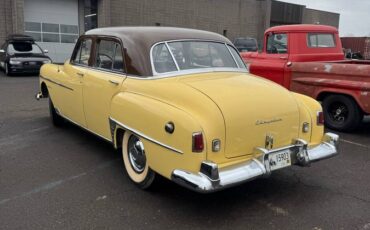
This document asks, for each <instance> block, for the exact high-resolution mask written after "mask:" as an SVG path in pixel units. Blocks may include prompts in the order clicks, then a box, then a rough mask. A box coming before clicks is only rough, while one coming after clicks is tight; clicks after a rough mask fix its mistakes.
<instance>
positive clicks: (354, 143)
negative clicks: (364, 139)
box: [339, 139, 370, 149]
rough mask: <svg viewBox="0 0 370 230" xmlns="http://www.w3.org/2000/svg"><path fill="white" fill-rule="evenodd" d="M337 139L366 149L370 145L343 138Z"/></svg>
mask: <svg viewBox="0 0 370 230" xmlns="http://www.w3.org/2000/svg"><path fill="white" fill-rule="evenodd" d="M339 140H340V141H342V142H345V143H348V144H351V145H356V146H360V147H363V148H367V149H368V148H369V147H370V146H367V145H363V144H360V143H357V142H353V141H348V140H344V139H339Z"/></svg>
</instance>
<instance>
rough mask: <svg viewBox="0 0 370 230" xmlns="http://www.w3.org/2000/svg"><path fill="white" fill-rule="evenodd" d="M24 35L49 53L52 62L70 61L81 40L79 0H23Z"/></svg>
mask: <svg viewBox="0 0 370 230" xmlns="http://www.w3.org/2000/svg"><path fill="white" fill-rule="evenodd" d="M24 21H25V33H26V34H28V35H31V36H32V37H34V38H35V40H36V41H37V43H38V44H39V45H40V46H41V47H42V48H43V49H46V50H48V51H49V56H50V57H51V59H52V60H53V62H57V63H62V62H64V61H65V60H66V59H68V58H70V56H71V53H72V51H73V47H74V44H75V42H76V40H77V38H78V34H79V27H78V0H63V1H60V0H24Z"/></svg>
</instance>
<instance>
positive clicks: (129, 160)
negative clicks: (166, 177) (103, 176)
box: [122, 131, 155, 189]
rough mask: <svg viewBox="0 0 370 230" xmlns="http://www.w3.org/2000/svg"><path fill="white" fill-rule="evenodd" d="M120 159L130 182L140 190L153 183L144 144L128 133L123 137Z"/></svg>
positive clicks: (153, 173)
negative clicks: (121, 158)
mask: <svg viewBox="0 0 370 230" xmlns="http://www.w3.org/2000/svg"><path fill="white" fill-rule="evenodd" d="M122 157H123V163H124V165H125V169H126V172H127V175H128V176H129V177H130V179H131V181H133V182H134V183H135V184H136V185H137V186H138V187H139V188H141V189H148V188H149V187H150V186H151V185H152V184H153V182H154V179H155V172H154V171H153V170H151V169H150V168H149V165H148V161H147V158H146V152H145V147H144V143H143V142H142V141H141V139H140V137H138V136H136V135H135V134H133V133H131V132H130V131H126V132H125V134H124V135H123V140H122Z"/></svg>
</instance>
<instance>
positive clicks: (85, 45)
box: [73, 39, 92, 65]
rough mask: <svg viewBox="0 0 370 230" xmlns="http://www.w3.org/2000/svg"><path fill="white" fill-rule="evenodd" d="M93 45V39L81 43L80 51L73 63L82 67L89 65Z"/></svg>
mask: <svg viewBox="0 0 370 230" xmlns="http://www.w3.org/2000/svg"><path fill="white" fill-rule="evenodd" d="M91 44H92V41H91V39H85V40H82V41H80V44H79V46H78V51H77V53H76V56H75V57H74V59H73V63H75V64H80V65H89V59H90V53H91Z"/></svg>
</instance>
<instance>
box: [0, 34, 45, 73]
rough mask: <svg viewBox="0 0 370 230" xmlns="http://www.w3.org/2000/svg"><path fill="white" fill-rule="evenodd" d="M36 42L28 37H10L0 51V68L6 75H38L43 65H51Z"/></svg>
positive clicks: (15, 35)
mask: <svg viewBox="0 0 370 230" xmlns="http://www.w3.org/2000/svg"><path fill="white" fill-rule="evenodd" d="M47 52H48V51H47V50H42V49H41V48H40V46H39V45H37V44H36V43H35V40H34V39H33V38H32V37H30V36H26V35H17V34H14V35H10V36H9V37H8V38H7V39H6V41H5V43H4V44H3V45H2V46H1V49H0V67H1V68H2V69H3V70H4V72H5V74H6V75H8V76H9V75H11V74H13V73H38V72H39V71H40V68H41V66H42V65H43V64H47V63H51V59H50V58H49V57H48V56H47V55H46V53H47Z"/></svg>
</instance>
